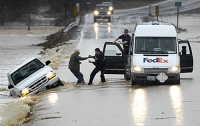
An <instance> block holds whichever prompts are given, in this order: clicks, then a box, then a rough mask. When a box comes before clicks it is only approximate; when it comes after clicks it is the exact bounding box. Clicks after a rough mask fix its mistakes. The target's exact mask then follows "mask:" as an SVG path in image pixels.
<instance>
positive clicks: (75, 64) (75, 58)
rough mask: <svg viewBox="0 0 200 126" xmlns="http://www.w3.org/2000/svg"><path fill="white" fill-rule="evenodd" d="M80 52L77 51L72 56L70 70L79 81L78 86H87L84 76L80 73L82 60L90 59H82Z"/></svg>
mask: <svg viewBox="0 0 200 126" xmlns="http://www.w3.org/2000/svg"><path fill="white" fill-rule="evenodd" d="M79 54H80V50H79V49H76V50H75V51H74V53H73V54H72V55H71V57H70V60H69V69H70V71H71V72H72V73H73V74H74V76H75V77H76V78H77V79H78V81H77V85H78V84H85V81H84V78H83V74H82V73H81V72H80V64H81V62H80V60H86V59H88V57H80V56H79Z"/></svg>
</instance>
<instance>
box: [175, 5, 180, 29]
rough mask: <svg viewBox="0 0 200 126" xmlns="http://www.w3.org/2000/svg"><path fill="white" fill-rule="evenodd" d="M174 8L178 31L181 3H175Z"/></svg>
mask: <svg viewBox="0 0 200 126" xmlns="http://www.w3.org/2000/svg"><path fill="white" fill-rule="evenodd" d="M175 7H177V27H176V28H177V30H178V22H179V7H181V2H175Z"/></svg>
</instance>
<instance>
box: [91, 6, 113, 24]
mask: <svg viewBox="0 0 200 126" xmlns="http://www.w3.org/2000/svg"><path fill="white" fill-rule="evenodd" d="M111 15H112V12H111V11H109V5H106V4H97V5H96V9H95V11H94V22H96V19H108V22H111Z"/></svg>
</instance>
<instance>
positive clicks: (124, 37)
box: [113, 29, 131, 55]
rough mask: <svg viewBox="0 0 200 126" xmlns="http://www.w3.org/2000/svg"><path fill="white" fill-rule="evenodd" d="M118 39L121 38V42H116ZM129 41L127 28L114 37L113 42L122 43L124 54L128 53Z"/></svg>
mask: <svg viewBox="0 0 200 126" xmlns="http://www.w3.org/2000/svg"><path fill="white" fill-rule="evenodd" d="M119 39H122V42H117V41H118V40H119ZM130 41H131V36H130V35H129V34H128V29H124V34H123V35H121V36H119V37H118V38H116V39H115V41H114V42H113V43H117V44H123V48H124V52H125V54H126V55H128V52H129V45H130Z"/></svg>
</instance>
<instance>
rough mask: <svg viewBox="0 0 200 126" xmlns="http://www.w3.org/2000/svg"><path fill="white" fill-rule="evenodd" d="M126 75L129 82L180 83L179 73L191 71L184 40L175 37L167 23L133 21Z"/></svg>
mask: <svg viewBox="0 0 200 126" xmlns="http://www.w3.org/2000/svg"><path fill="white" fill-rule="evenodd" d="M128 57H129V58H128V61H129V67H127V68H129V69H128V70H127V76H129V77H130V78H131V85H135V84H137V83H143V82H147V81H154V82H156V81H158V82H160V83H165V82H170V83H173V84H179V83H180V73H186V72H192V71H193V56H192V49H191V46H190V43H189V41H188V40H184V41H183V40H178V37H177V32H176V29H175V27H174V26H173V25H171V24H164V23H161V22H148V23H144V24H140V25H137V26H136V28H135V32H134V34H133V36H132V42H131V45H130V55H129V56H128Z"/></svg>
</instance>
